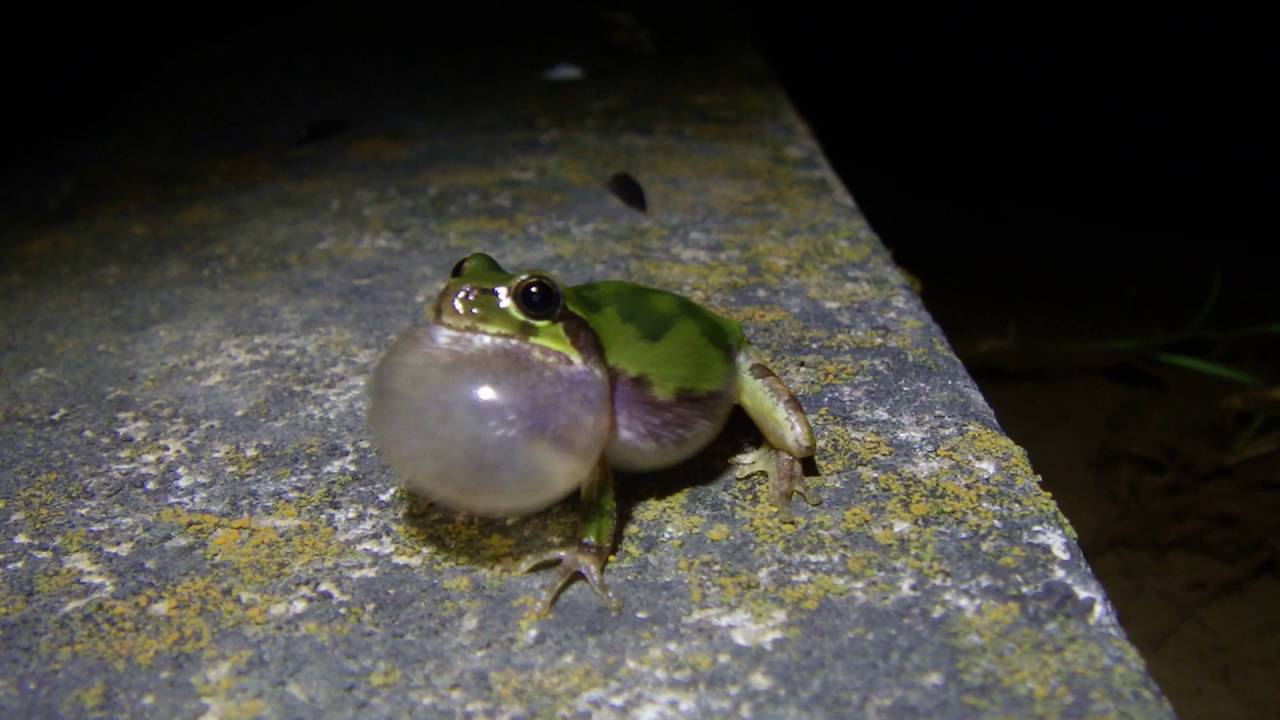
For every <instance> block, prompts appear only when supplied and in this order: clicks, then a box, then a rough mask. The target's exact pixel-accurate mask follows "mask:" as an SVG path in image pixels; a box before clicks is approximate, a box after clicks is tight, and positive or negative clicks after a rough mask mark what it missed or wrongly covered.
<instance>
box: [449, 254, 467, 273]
mask: <svg viewBox="0 0 1280 720" xmlns="http://www.w3.org/2000/svg"><path fill="white" fill-rule="evenodd" d="M466 264H467V259H466V258H462V259H461V260H459V261H458V262H456V263H454V265H453V270H452V271H450V273H449V277H462V266H463V265H466Z"/></svg>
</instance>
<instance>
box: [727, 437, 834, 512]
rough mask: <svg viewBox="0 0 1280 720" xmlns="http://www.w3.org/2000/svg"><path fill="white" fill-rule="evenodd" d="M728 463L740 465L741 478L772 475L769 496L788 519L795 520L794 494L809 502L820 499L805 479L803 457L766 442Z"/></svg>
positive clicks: (815, 503)
mask: <svg viewBox="0 0 1280 720" xmlns="http://www.w3.org/2000/svg"><path fill="white" fill-rule="evenodd" d="M729 462H731V463H732V464H734V465H737V466H738V470H737V473H736V475H737V477H738V479H739V480H741V479H742V478H745V477H748V476H750V475H754V474H755V473H758V472H762V473H764V474H765V475H766V476H767V477H768V478H769V499H770V500H771V501H772V502H773V505H774V507H776V508H778V512H779V513H780V514H781V516H782V519H783V520H784V521H786V522H791V521H792V520H793V519H794V518H793V517H792V515H791V496H792V495H799V496H800V497H802V498H804V501H805V502H806V503H808V504H810V505H817V504H819V503H820V502H821V500H819V499H818V496H817V495H816V494H815V493H814V491H813V490H812V489H811V488H810V487H809V485H808V483H807V482H806V481H805V477H804V467H803V466H802V465H801V464H800V459H799V458H797V457H795V456H793V455H791V454H790V453H787V452H786V451H785V450H779V449H778V448H776V447H774V446H772V445H770V444H769V443H768V442H767V441H766V442H763V443H761V444H760V447H758V448H756V449H755V450H750V451H748V452H745V453H742V454H741V455H737V456H735V457H733V458H732V459H730V460H729Z"/></svg>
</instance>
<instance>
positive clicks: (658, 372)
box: [566, 280, 743, 397]
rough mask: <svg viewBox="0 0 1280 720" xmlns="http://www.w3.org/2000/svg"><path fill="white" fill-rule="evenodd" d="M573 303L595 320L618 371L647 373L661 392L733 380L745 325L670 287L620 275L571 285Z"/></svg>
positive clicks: (707, 388)
mask: <svg viewBox="0 0 1280 720" xmlns="http://www.w3.org/2000/svg"><path fill="white" fill-rule="evenodd" d="M566 299H567V301H568V303H569V307H570V308H571V309H572V310H573V311H574V312H576V313H578V314H579V315H581V316H582V317H583V318H585V319H586V320H587V323H588V324H590V325H591V329H592V330H594V331H595V333H596V336H597V337H598V338H600V343H601V345H603V347H604V353H605V361H606V362H607V363H608V365H609V368H610V369H611V370H612V371H614V372H615V373H619V374H622V375H627V376H630V377H633V378H644V379H645V380H646V381H647V382H648V383H649V384H650V389H651V391H652V392H653V393H654V394H655V395H657V396H660V397H673V396H675V395H677V394H680V393H702V392H714V391H718V390H721V389H723V388H724V387H725V386H726V385H732V382H733V378H734V372H735V367H734V358H735V357H736V356H737V354H738V351H739V350H740V349H741V348H742V344H743V334H742V328H741V327H740V326H739V325H738V324H737V323H736V322H734V321H732V320H729V319H727V318H723V317H720V316H719V315H717V314H715V313H713V312H711V311H710V310H708V309H706V308H704V307H702V306H701V305H698V304H697V303H695V302H693V301H692V300H689V299H688V298H685V297H683V296H681V295H677V294H675V293H672V292H668V291H666V290H659V289H657V288H651V287H645V286H644V285H637V284H635V283H629V282H624V281H620V280H609V281H605V282H596V283H588V284H586V285H578V286H576V287H573V288H570V289H569V292H568V293H567V298H566Z"/></svg>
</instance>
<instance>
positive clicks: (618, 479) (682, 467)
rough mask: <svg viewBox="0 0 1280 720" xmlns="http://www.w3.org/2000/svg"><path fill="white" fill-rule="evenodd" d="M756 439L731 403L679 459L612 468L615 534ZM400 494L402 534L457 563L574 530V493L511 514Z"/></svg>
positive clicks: (508, 560) (494, 559)
mask: <svg viewBox="0 0 1280 720" xmlns="http://www.w3.org/2000/svg"><path fill="white" fill-rule="evenodd" d="M760 439H761V437H760V432H759V430H757V429H756V427H755V425H754V424H753V423H752V422H751V420H750V418H748V417H747V415H746V413H744V412H742V410H741V409H739V408H735V409H734V412H733V414H732V415H730V417H729V422H728V424H727V425H726V427H725V429H724V430H723V431H722V432H721V433H720V435H719V436H717V437H716V439H715V440H713V441H712V443H711V445H709V446H708V447H707V448H705V449H704V450H703V451H702V452H700V453H698V454H697V455H695V456H693V457H692V458H690V459H688V460H686V461H684V462H682V463H680V464H679V465H675V466H673V467H670V468H665V469H663V470H658V471H656V472H651V473H617V472H615V478H614V482H615V488H616V496H617V503H618V528H617V533H618V535H619V536H621V534H622V530H623V528H625V527H626V526H627V525H628V524H630V523H631V521H632V518H633V515H634V512H635V508H636V506H637V505H639V504H640V503H642V502H645V501H648V500H660V499H663V498H667V497H670V496H672V495H675V494H676V493H678V492H681V491H683V490H687V489H689V488H693V487H699V486H705V485H710V484H712V483H714V482H716V481H718V480H719V479H720V478H721V477H723V476H724V474H725V472H726V469H727V468H729V467H730V463H729V461H730V459H731V458H733V457H734V456H735V455H737V454H738V453H740V452H742V451H743V450H746V449H749V448H752V447H755V446H756V445H758V444H759V443H760ZM813 467H814V466H813V463H812V459H810V460H807V461H806V463H805V472H806V474H811V473H812V472H813ZM403 497H404V498H405V501H406V502H405V507H404V512H403V520H404V525H403V527H404V534H405V537H406V540H409V541H410V542H412V543H416V544H420V545H425V546H429V547H432V548H433V549H435V550H437V551H439V552H441V553H443V554H444V555H445V556H447V557H449V558H450V559H452V560H454V561H456V562H459V563H465V564H472V565H482V566H488V567H499V568H503V569H508V570H512V569H514V568H515V567H516V564H517V563H519V562H520V560H521V559H522V558H525V557H527V556H530V555H533V554H535V553H539V552H543V551H545V550H547V549H548V548H551V547H555V546H557V545H565V544H569V543H571V542H573V541H574V540H575V539H576V536H577V532H578V513H577V510H578V499H577V497H576V495H570V496H569V497H567V498H565V499H564V500H562V501H560V502H558V503H556V504H555V505H552V506H551V507H549V508H547V509H545V510H540V511H538V512H536V513H532V514H530V515H524V516H520V517H513V518H502V517H497V518H493V517H481V516H476V515H468V514H465V513H458V512H455V511H452V510H449V509H447V508H444V507H441V506H439V505H436V504H434V503H432V502H431V501H429V500H426V499H424V498H421V497H417V496H414V495H411V494H408V493H404V495H403ZM616 540H617V538H615V541H616Z"/></svg>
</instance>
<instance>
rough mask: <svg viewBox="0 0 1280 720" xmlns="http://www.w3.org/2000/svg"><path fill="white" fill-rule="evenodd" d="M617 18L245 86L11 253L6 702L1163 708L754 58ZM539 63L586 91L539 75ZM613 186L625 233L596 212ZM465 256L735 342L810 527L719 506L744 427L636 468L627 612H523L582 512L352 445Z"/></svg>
mask: <svg viewBox="0 0 1280 720" xmlns="http://www.w3.org/2000/svg"><path fill="white" fill-rule="evenodd" d="M593 22H594V21H593ZM600 23H601V24H600V25H592V26H591V28H593V29H592V30H591V31H592V32H595V33H596V35H593V36H591V37H593V38H595V39H594V40H593V41H592V42H590V43H587V44H585V45H579V46H578V47H577V49H576V50H575V52H574V53H573V54H571V55H572V56H570V57H560V56H557V55H556V54H555V52H554V48H553V49H552V51H551V52H545V53H542V54H539V52H528V53H515V52H513V53H510V54H509V55H506V56H503V57H502V58H501V59H499V60H492V59H491V60H490V62H489V63H488V64H486V65H484V66H483V67H481V68H480V69H479V70H475V69H466V68H464V67H463V66H458V67H452V66H449V65H447V64H443V65H442V64H439V63H436V64H431V63H421V64H418V65H412V64H410V65H408V66H404V67H402V66H396V68H395V71H394V72H392V71H390V70H388V71H387V72H386V73H380V74H377V75H376V76H375V75H368V74H361V72H359V70H360V67H361V66H359V65H358V63H355V61H353V63H354V65H353V66H346V65H343V64H342V62H341V60H340V59H335V60H334V61H333V64H332V66H327V68H328V69H332V68H346V69H348V70H350V72H349V74H347V75H343V74H342V73H341V72H334V73H332V74H330V75H327V76H325V77H324V78H323V79H320V78H319V76H320V75H321V74H322V73H321V71H318V70H317V71H314V72H315V73H316V74H315V75H307V74H306V72H307V71H304V70H298V71H297V73H298V76H297V77H295V78H293V79H292V80H290V81H287V82H280V83H279V84H276V85H270V84H267V83H264V84H261V85H253V84H252V83H250V84H249V85H247V86H237V87H238V88H239V92H240V93H242V94H241V95H237V96H235V97H232V95H233V94H231V93H227V94H224V95H222V96H219V97H222V98H223V99H222V102H225V103H226V104H227V105H226V109H224V116H222V117H221V119H209V118H208V117H207V116H204V115H202V114H201V113H200V111H199V106H198V105H190V104H189V105H185V106H184V107H187V108H188V112H190V115H189V116H186V117H189V118H190V119H191V122H189V123H178V124H176V125H178V126H169V127H168V128H167V129H166V130H164V131H163V132H161V131H156V132H155V133H152V134H150V135H147V134H146V133H138V134H136V135H134V136H131V137H132V139H129V140H128V141H127V142H126V141H122V143H123V144H122V145H117V146H113V147H124V148H126V149H125V150H119V151H117V154H116V155H113V156H109V155H104V156H103V157H100V158H87V159H85V160H84V161H83V163H82V165H81V166H79V167H78V169H77V170H76V171H75V172H74V173H70V174H68V175H67V176H66V178H69V180H67V182H69V183H70V187H71V188H72V190H71V191H70V193H69V197H70V198H71V199H67V197H68V193H63V194H61V195H57V196H56V197H55V198H54V199H53V200H50V204H51V206H54V207H55V209H56V210H57V211H56V212H54V213H52V214H51V215H47V216H41V217H36V218H34V219H32V218H27V219H25V220H24V221H23V222H11V223H9V225H8V228H7V229H6V231H5V243H4V250H3V253H4V254H3V256H0V263H2V267H3V270H0V323H2V325H0V328H2V330H3V345H0V380H2V381H3V382H2V383H0V420H2V424H0V449H2V457H0V583H2V584H0V708H3V709H4V710H5V711H6V712H8V713H10V714H12V715H14V716H15V717H16V716H25V717H50V716H84V717H94V716H101V717H106V716H124V715H128V716H136V717H157V718H168V717H196V716H205V717H226V718H248V717H271V718H275V717H314V716H318V715H324V716H332V717H342V716H356V715H359V716H361V717H403V716H410V715H415V716H431V717H588V716H592V717H624V716H634V717H689V716H702V717H729V716H741V717H815V716H830V717H933V718H953V717H975V716H999V717H1063V718H1068V717H1095V718H1096V717H1171V716H1172V713H1171V711H1170V709H1169V707H1168V705H1167V704H1166V703H1165V701H1164V700H1163V698H1162V697H1161V696H1160V693H1159V690H1158V689H1157V688H1156V687H1155V685H1154V684H1153V683H1152V682H1151V680H1150V679H1149V678H1148V676H1147V674H1146V671H1145V669H1144V666H1143V663H1142V661H1141V659H1140V658H1139V657H1138V655H1137V654H1136V652H1135V651H1134V650H1133V648H1132V647H1131V646H1130V645H1129V643H1128V642H1127V641H1126V639H1125V637H1124V635H1123V633H1122V632H1121V629H1120V627H1119V625H1118V623H1117V621H1116V618H1115V616H1114V613H1113V612H1112V610H1111V608H1110V606H1109V604H1108V602H1107V600H1106V598H1105V596H1104V594H1103V591H1102V589H1101V587H1100V586H1099V585H1098V583H1097V582H1096V581H1095V580H1094V578H1093V577H1092V575H1091V573H1090V571H1089V568H1088V567H1087V565H1086V564H1085V561H1084V559H1083V558H1082V556H1081V554H1080V552H1079V550H1078V548H1077V547H1076V544H1075V542H1074V540H1073V533H1072V531H1071V529H1070V527H1069V525H1068V523H1067V522H1066V520H1065V519H1064V518H1063V517H1062V515H1061V514H1060V513H1059V512H1058V510H1057V508H1056V507H1055V505H1054V503H1053V501H1052V499H1051V498H1050V497H1048V496H1047V495H1046V494H1045V493H1044V492H1043V491H1041V490H1040V488H1039V487H1038V484H1037V480H1038V479H1037V476H1036V475H1035V472H1034V470H1033V469H1032V468H1031V466H1030V465H1029V464H1028V461H1027V457H1026V455H1025V453H1024V452H1023V451H1022V450H1021V449H1020V448H1019V447H1017V446H1016V445H1015V444H1014V443H1012V442H1011V441H1010V440H1008V439H1007V438H1006V437H1005V435H1004V434H1003V433H1002V432H1001V430H1000V429H999V427H998V425H997V424H996V421H995V419H994V418H993V416H992V414H991V412H990V410H989V409H988V408H987V405H986V404H985V403H984V401H983V399H982V398H981V397H980V396H979V394H978V392H977V391H976V389H975V387H974V385H973V383H972V382H971V381H970V379H969V378H968V377H967V376H966V374H965V371H964V368H963V367H962V366H961V365H960V364H959V362H957V360H956V358H955V357H954V355H953V354H952V352H951V350H950V349H949V347H948V345H947V343H946V341H945V339H944V338H943V337H942V335H941V334H940V332H939V331H938V328H937V327H936V326H935V325H934V323H933V322H932V321H931V320H930V318H929V317H928V316H927V315H926V313H925V311H924V310H923V308H922V306H921V304H920V303H919V301H918V299H917V298H916V296H915V295H914V294H913V292H912V290H911V287H910V285H909V283H908V282H907V280H906V279H904V276H903V275H901V274H900V273H899V272H898V270H897V269H896V268H895V266H894V265H893V263H892V261H891V259H890V257H889V255H888V253H887V252H886V251H885V249H884V248H883V246H882V245H881V244H880V243H879V241H878V240H877V238H876V237H875V235H874V234H873V233H872V232H871V230H870V229H869V227H868V226H867V223H866V222H865V220H864V219H863V217H862V216H861V215H860V213H859V211H858V210H857V208H856V207H855V205H854V203H853V201H852V200H851V199H850V198H849V196H848V194H847V193H846V192H845V190H844V189H843V188H842V187H841V186H840V185H839V183H838V182H837V181H836V180H835V179H834V176H833V175H832V173H831V172H830V170H829V168H828V167H827V166H826V164H825V162H824V160H823V158H822V156H821V154H820V151H819V149H818V148H817V146H816V145H815V143H814V141H813V139H812V137H811V136H810V135H809V134H808V132H807V131H806V129H805V128H804V127H803V125H802V124H801V123H800V122H799V121H798V119H797V117H796V116H795V114H794V112H793V111H792V110H791V108H790V106H789V105H788V102H787V100H786V98H785V96H784V95H783V94H782V93H781V91H780V90H779V88H778V87H777V86H776V84H775V83H774V82H773V80H772V79H771V78H770V76H769V73H768V71H767V69H766V68H765V67H764V66H763V64H762V63H761V61H760V60H759V58H758V57H757V56H756V55H754V54H753V53H752V52H751V51H750V50H749V49H746V48H745V47H744V46H743V45H742V44H741V36H740V34H739V33H737V31H734V30H733V29H732V28H731V27H725V28H723V29H722V30H720V31H719V32H720V35H719V36H718V37H715V42H714V43H710V44H708V43H709V41H707V40H706V37H707V35H701V34H699V33H694V32H687V31H685V30H681V31H678V32H677V31H672V32H670V33H669V34H666V35H664V31H666V30H667V29H666V28H663V27H645V26H643V25H641V24H640V23H639V22H638V21H635V20H634V19H631V18H627V17H625V16H608V17H606V18H604V19H602V20H600ZM602 28H603V29H602ZM692 36H698V37H699V38H700V39H699V40H698V42H693V41H691V40H690V39H689V38H690V37H692ZM710 36H715V33H711V35H710ZM543 50H545V48H543ZM540 52H541V51H540ZM559 61H567V62H573V63H575V64H576V65H577V66H578V67H579V68H581V69H582V70H583V71H584V72H585V77H583V78H581V79H578V80H572V79H568V80H554V79H548V78H547V77H544V76H543V75H542V71H544V70H546V69H548V68H550V67H552V66H553V65H554V64H555V63H556V62H559ZM567 74H568V75H570V76H571V75H573V73H572V72H569V73H567ZM556 75H557V76H559V77H563V76H565V75H566V72H565V71H564V70H563V68H562V69H561V71H560V72H558V73H556ZM232 76H233V75H230V74H229V75H228V77H232ZM370 78H374V79H372V80H370ZM313 82H314V83H315V85H314V86H313V85H309V84H308V83H313ZM230 85H232V83H231V82H230V81H228V86H230ZM282 87H287V88H289V92H283V91H282V90H281V88H282ZM312 87H324V88H326V93H319V92H310V91H309V90H308V88H312ZM255 93H256V94H255ZM192 94H193V95H194V94H196V93H195V91H192ZM179 95H181V93H179ZM182 97H186V96H185V95H183V96H182ZM147 102H156V103H157V104H158V102H159V101H147ZM142 107H143V108H144V109H145V108H149V107H154V106H153V105H146V104H145V102H144V104H143V106H142ZM192 107H195V108H196V109H195V110H191V109H190V108H192ZM151 119H153V120H154V116H151ZM335 119H338V120H340V122H333V121H334V120H335ZM142 122H143V124H144V126H145V121H142ZM219 123H221V124H219ZM157 124H158V125H159V124H162V123H159V122H157ZM228 128H230V129H228ZM139 137H142V138H143V139H139ZM157 138H159V139H157ZM130 143H132V144H130ZM108 146H109V143H106V142H104V143H103V144H102V145H101V147H103V148H106V147H108ZM103 152H104V153H107V151H106V150H103ZM618 172H627V173H630V174H631V175H632V176H633V177H634V178H635V179H636V180H637V181H638V182H639V183H640V184H641V185H642V186H643V189H644V193H645V195H646V198H647V204H648V212H647V213H641V212H638V211H637V210H636V209H633V208H631V207H628V206H627V205H625V204H624V203H623V202H621V201H620V200H619V199H618V198H616V197H614V196H613V195H611V194H610V192H609V190H608V187H607V184H608V182H609V179H610V178H611V177H612V176H613V175H614V174H615V173H618ZM66 178H64V179H66ZM64 185H65V184H64ZM60 187H63V186H60ZM32 192H35V193H38V192H41V190H40V189H39V188H38V187H37V188H35V189H33V190H32ZM50 197H53V196H50ZM921 211H922V212H927V211H928V209H927V208H922V210H921ZM958 221H959V220H958ZM472 250H485V251H487V252H489V253H491V254H493V255H494V256H495V257H497V258H498V259H499V260H500V261H502V262H503V263H504V264H506V265H508V266H511V267H520V266H540V267H543V268H546V269H549V270H552V271H554V272H557V273H559V274H560V275H561V276H562V277H563V278H565V279H568V280H570V281H575V282H576V281H585V280H588V279H597V278H625V279H629V280H633V281H637V282H643V283H647V284H652V285H658V286H662V287H666V288H670V289H674V290H677V291H680V292H683V293H686V294H687V295H689V296H690V297H692V298H694V299H696V300H698V301H700V302H703V303H706V304H708V305H710V306H712V307H714V308H716V309H718V310H720V311H722V312H724V313H725V314H727V315H730V316H732V317H735V318H737V319H739V320H740V321H741V322H742V323H743V324H744V326H745V327H746V329H747V332H748V335H749V337H751V338H752V339H753V341H754V342H755V343H756V344H757V345H758V346H759V347H760V348H762V350H763V352H764V354H765V356H766V357H767V358H769V360H770V363H771V365H772V366H773V367H774V368H776V369H777V370H778V371H779V373H780V375H781V376H782V377H783V378H784V380H785V381H786V382H788V383H789V384H790V386H791V387H792V388H793V389H794V390H795V391H796V392H797V394H798V395H799V396H800V398H801V401H802V402H803V404H804V406H805V407H806V408H807V409H808V411H809V413H810V417H811V418H812V420H813V422H814V426H815V431H816V434H817V437H818V454H817V467H818V469H819V470H820V471H821V473H822V475H823V479H822V480H820V481H818V482H817V483H816V486H817V489H818V491H819V493H820V495H821V497H822V499H823V502H822V504H821V505H820V506H817V507H812V508H811V507H807V506H805V505H804V504H803V503H800V502H799V501H797V504H796V508H795V509H796V514H797V518H798V522H797V523H796V525H794V526H790V525H786V524H783V523H781V522H780V521H779V520H778V518H777V517H776V514H775V513H774V511H773V510H772V509H771V508H770V507H769V505H768V502H767V501H766V500H765V499H764V487H763V483H760V482H753V481H749V480H748V481H735V480H734V479H733V477H732V474H731V472H730V470H729V468H728V466H727V465H726V464H725V460H726V459H727V457H728V456H730V455H731V454H732V453H734V452H735V451H737V450H739V449H741V448H742V447H744V446H746V445H749V444H750V443H752V442H753V441H754V440H755V438H756V435H755V434H754V430H753V429H752V428H751V426H750V424H749V423H748V422H746V421H745V419H743V418H741V417H739V418H738V419H737V420H735V421H734V422H733V423H732V424H731V427H730V428H729V429H728V431H726V433H725V435H724V436H723V437H722V438H721V440H720V441H719V442H717V443H716V445H714V446H713V447H712V448H711V449H710V450H709V451H708V452H706V453H704V454H703V455H701V456H699V457H698V458H697V459H695V460H693V461H691V462H689V463H687V464H685V465H683V466H681V467H679V468H676V469H673V470H670V471H667V472H664V473H660V474H658V475H655V476H633V477H624V478H622V481H621V490H620V492H621V502H622V506H623V530H622V533H621V538H620V542H619V547H618V551H617V557H616V559H615V560H614V561H613V562H612V563H611V564H610V566H609V569H608V578H609V580H610V582H611V583H612V587H613V589H614V591H615V592H616V593H617V594H619V595H620V596H621V597H623V598H624V599H625V601H626V606H625V608H624V610H623V611H622V612H621V613H619V614H611V613H610V612H609V611H608V610H607V609H606V608H605V607H603V606H602V604H601V603H600V602H599V600H598V599H597V598H596V597H595V596H594V595H593V594H592V593H591V592H590V590H589V588H587V587H586V586H585V585H584V584H582V583H577V584H575V585H573V586H572V587H570V588H569V589H568V590H567V591H566V592H565V593H564V594H563V595H562V596H561V598H560V600H559V602H558V604H557V605H556V606H555V609H554V613H553V614H552V615H551V616H550V617H548V618H546V619H539V618H538V617H537V616H536V614H535V612H534V610H535V605H536V601H537V598H539V597H540V594H541V593H542V591H543V590H544V588H545V585H546V583H547V582H549V580H550V577H549V574H550V573H545V572H544V573H541V574H538V573H535V574H530V575H522V574H518V573H516V572H515V570H514V567H515V565H516V564H518V562H519V560H520V558H521V557H522V556H523V555H525V554H528V553H532V552H535V551H537V550H540V549H543V548H545V547H546V546H548V545H549V544H551V543H553V542H556V541H557V540H563V539H564V538H565V537H567V536H568V534H569V533H570V532H571V531H572V526H573V518H572V514H571V512H570V510H569V508H567V507H558V508H556V509H553V510H551V511H548V512H546V513H543V514H541V515H538V516H535V517H533V518H527V519H523V520H520V521H514V522H506V521H492V520H490V521H481V520H475V519H468V518H463V517H458V516H453V515H450V514H448V513H446V512H443V511H439V510H436V509H435V508H431V507H428V506H426V505H424V504H423V503H420V502H415V501H411V500H409V499H408V498H405V497H403V496H402V495H401V494H400V493H399V492H397V491H396V490H394V489H393V488H394V483H393V478H392V477H391V476H390V474H389V472H388V470H387V468H386V467H385V466H384V465H383V464H382V463H381V462H380V460H379V458H378V456H377V454H376V452H375V450H374V448H373V447H372V446H371V444H370V441H369V435H368V431H367V429H366V427H365V424H364V419H363V416H364V411H365V404H366V399H365V392H364V383H365V380H366V378H367V377H368V375H369V373H370V371H371V370H372V368H373V366H374V364H375V362H376V360H377V358H378V356H379V353H380V351H381V350H382V349H383V348H385V347H386V345H387V344H388V342H389V341H390V339H391V338H392V337H393V336H394V335H395V334H396V333H398V332H399V331H400V330H402V329H403V328H404V327H406V326H407V325H409V324H410V323H412V322H414V321H415V320H416V319H417V318H418V316H419V314H420V312H421V307H422V304H423V303H424V302H425V301H428V300H429V299H430V298H432V297H433V296H434V293H435V290H436V288H437V287H438V285H439V284H440V283H441V282H442V280H443V278H444V277H446V275H447V273H448V271H449V269H450V267H451V266H452V265H453V263H454V262H455V261H456V260H457V259H458V257H460V256H461V255H463V254H465V253H467V252H470V251H472Z"/></svg>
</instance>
